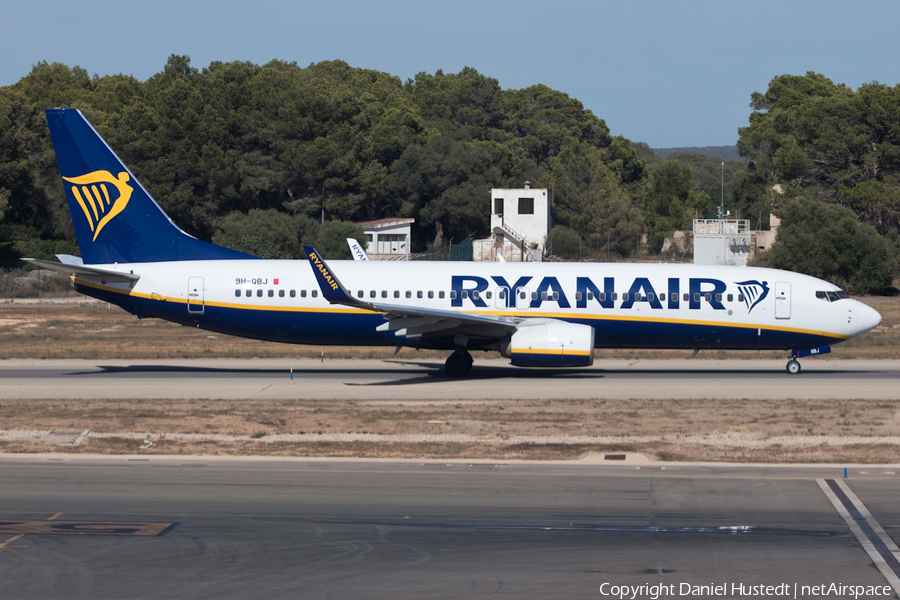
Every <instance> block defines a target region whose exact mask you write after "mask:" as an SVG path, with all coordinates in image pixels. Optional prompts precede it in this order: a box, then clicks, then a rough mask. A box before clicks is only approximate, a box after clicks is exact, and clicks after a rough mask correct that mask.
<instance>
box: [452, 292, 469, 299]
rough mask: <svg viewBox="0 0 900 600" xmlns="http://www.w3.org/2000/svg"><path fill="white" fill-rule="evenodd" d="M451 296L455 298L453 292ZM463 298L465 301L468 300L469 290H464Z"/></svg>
mask: <svg viewBox="0 0 900 600" xmlns="http://www.w3.org/2000/svg"><path fill="white" fill-rule="evenodd" d="M450 294H451V296H450V297H451V298H452V297H453V296H452V294H453V292H450ZM462 297H463V300H465V299H466V298H468V297H469V290H463V293H462Z"/></svg>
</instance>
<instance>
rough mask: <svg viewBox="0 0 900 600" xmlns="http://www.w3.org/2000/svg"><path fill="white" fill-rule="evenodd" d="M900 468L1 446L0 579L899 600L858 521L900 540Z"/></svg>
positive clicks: (150, 589) (436, 594)
mask: <svg viewBox="0 0 900 600" xmlns="http://www.w3.org/2000/svg"><path fill="white" fill-rule="evenodd" d="M897 472H898V471H895V470H894V469H893V468H887V467H872V468H864V469H862V470H861V469H859V468H851V470H850V472H849V478H848V479H846V480H844V479H843V478H842V473H841V471H840V469H838V468H836V467H827V466H823V467H809V466H789V467H788V466H784V467H768V468H760V467H749V466H733V465H732V466H716V467H712V466H702V465H672V464H670V465H665V468H663V466H659V465H657V466H648V465H646V464H645V465H643V466H640V467H637V466H634V465H616V466H611V465H572V464H569V465H558V464H557V465H550V464H533V463H532V464H513V463H458V462H456V463H442V462H435V461H427V462H421V461H418V462H417V461H407V462H362V461H350V460H348V461H336V460H281V461H277V460H214V459H199V458H176V457H171V458H161V459H160V458H155V457H154V458H152V459H149V460H148V459H142V460H136V459H129V458H127V457H108V458H99V457H93V458H84V457H74V456H69V457H62V456H60V457H50V458H48V457H37V456H10V455H7V456H4V457H0V480H2V485H0V584H2V585H0V587H2V594H3V597H4V598H14V599H22V600H27V599H41V600H45V599H56V598H67V599H78V598H96V599H105V598H110V599H112V598H115V599H122V598H129V599H143V598H167V599H168V598H220V599H222V598H224V599H229V598H235V599H238V598H240V599H246V598H290V599H295V598H391V599H396V598H461V597H466V598H481V597H488V596H490V597H508V598H541V599H547V598H598V597H600V598H604V597H617V596H615V595H611V592H612V589H613V588H612V586H622V585H632V586H641V585H647V586H653V585H663V586H667V593H665V594H662V595H661V597H669V598H675V597H678V598H686V597H716V594H712V593H710V594H702V593H701V594H683V593H682V592H683V591H684V590H685V588H684V587H683V586H685V585H687V586H688V587H687V589H688V590H690V589H691V586H702V585H707V586H710V585H715V586H718V585H724V586H726V588H727V589H728V591H729V593H728V594H721V595H720V596H725V597H738V596H739V594H737V593H734V592H733V590H734V588H732V587H731V586H739V585H744V586H748V587H746V589H747V591H748V592H749V591H750V588H749V586H758V585H772V586H777V585H780V584H786V585H787V586H788V587H787V588H786V589H789V591H790V594H789V595H777V596H776V597H782V598H786V597H794V596H793V591H794V585H797V586H798V590H800V591H801V592H802V590H803V587H802V586H815V585H831V584H836V585H853V586H871V587H870V589H877V590H879V593H878V594H876V595H864V596H862V597H866V598H873V597H880V598H888V597H894V594H895V590H894V589H891V588H885V587H884V586H888V585H890V584H889V577H890V576H891V573H896V574H900V566H898V567H896V569H895V567H892V566H891V565H889V564H888V563H889V562H890V560H881V562H882V563H884V564H885V565H887V567H888V569H887V571H884V572H886V573H887V575H885V574H884V572H883V569H879V568H877V565H876V563H875V561H873V559H872V557H871V556H870V555H869V554H868V553H867V551H866V549H865V548H864V545H865V544H862V543H861V542H860V541H859V538H858V537H857V535H855V534H854V531H853V527H857V529H858V528H859V526H862V527H864V528H865V527H868V528H869V529H873V528H874V529H873V530H877V531H880V532H881V533H879V534H878V535H882V534H883V537H876V538H873V539H875V540H876V542H877V543H878V544H881V546H885V547H892V548H894V549H896V546H894V544H895V542H896V540H897V537H898V534H900V503H897V502H896V498H898V497H900V476H898V475H897ZM829 480H830V483H829ZM828 485H832V486H833V487H835V488H840V489H842V490H843V489H845V490H847V494H849V497H851V499H852V498H857V500H854V501H855V502H858V505H859V506H860V507H861V508H860V510H861V511H862V512H861V513H860V512H859V511H856V512H855V513H854V515H859V516H858V517H856V516H854V517H853V518H850V520H849V521H848V520H847V518H844V517H842V516H841V514H840V513H839V511H838V509H837V508H836V504H835V501H834V500H833V499H831V498H829V496H828V494H826V492H824V491H823V486H825V488H824V489H828ZM843 494H844V492H840V493H839V495H843ZM854 506H856V505H854ZM851 509H852V510H855V509H853V507H852V506H851ZM854 519H855V520H854ZM853 524H856V525H853ZM879 524H880V526H879ZM882 527H883V529H882ZM879 540H880V541H879ZM869 545H870V546H871V545H872V544H869ZM876 545H877V544H876ZM888 552H892V550H888ZM897 556H900V552H898V553H897ZM894 562H896V557H895V560H894ZM891 569H895V570H894V571H892V570H891ZM893 577H894V579H895V580H896V581H897V582H898V586H900V580H897V579H896V575H893ZM604 584H605V587H604ZM668 586H674V587H672V588H671V589H670V590H669V587H668ZM649 589H650V588H646V590H647V591H648V592H649ZM898 589H900V587H898ZM669 591H671V593H669ZM701 591H702V590H701ZM881 592H884V593H881ZM822 596H824V594H821V595H813V594H809V593H808V594H806V595H804V594H802V593H800V594H799V595H798V596H797V597H809V598H811V597H822ZM832 596H833V594H832ZM840 596H841V597H848V596H847V595H846V594H841V595H840ZM637 597H640V598H650V597H652V596H651V594H650V593H643V594H638V595H637ZM743 597H762V595H760V594H748V593H745V594H744V596H743ZM849 597H853V596H852V595H850V596H849Z"/></svg>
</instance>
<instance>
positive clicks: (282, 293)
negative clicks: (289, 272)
mask: <svg viewBox="0 0 900 600" xmlns="http://www.w3.org/2000/svg"><path fill="white" fill-rule="evenodd" d="M278 297H279V298H284V290H278Z"/></svg>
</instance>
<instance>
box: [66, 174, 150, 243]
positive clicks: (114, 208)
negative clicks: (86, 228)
mask: <svg viewBox="0 0 900 600" xmlns="http://www.w3.org/2000/svg"><path fill="white" fill-rule="evenodd" d="M63 179H65V180H66V181H68V182H69V183H71V184H72V195H73V196H75V200H76V201H78V205H79V206H81V210H83V211H84V216H85V217H87V220H88V224H89V225H90V226H91V231H93V232H94V239H93V241H97V236H98V235H99V234H100V230H101V229H103V226H104V225H106V224H107V223H109V222H110V221H111V220H112V218H113V217H115V216H116V215H117V214H119V213H120V212H122V211H123V210H125V205H127V204H128V201H129V200H130V199H131V192H132V190H133V189H134V188H132V187H131V186H130V185H128V183H127V181H128V180H129V179H131V178H130V177H129V176H128V173H126V172H124V171H122V172H121V173H119V176H118V177H113V175H112V173H110V172H109V171H94V172H93V173H88V174H87V175H80V176H79V177H63ZM107 185H109V186H112V187H113V188H115V189H116V191H118V196H117V197H115V198H113V199H110V195H109V191H110V190H109V188H108V187H107Z"/></svg>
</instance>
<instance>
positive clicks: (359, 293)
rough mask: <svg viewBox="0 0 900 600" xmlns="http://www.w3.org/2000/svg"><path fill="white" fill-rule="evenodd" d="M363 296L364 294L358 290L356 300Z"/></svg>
mask: <svg viewBox="0 0 900 600" xmlns="http://www.w3.org/2000/svg"><path fill="white" fill-rule="evenodd" d="M364 295H365V293H364V292H363V291H362V290H359V291H358V292H356V297H357V298H362V297H363V296H364Z"/></svg>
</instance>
